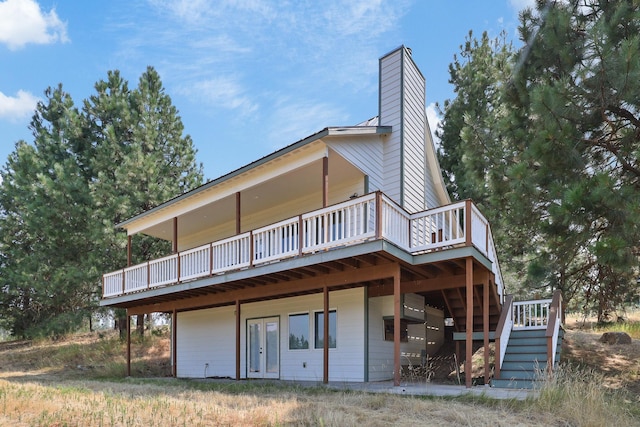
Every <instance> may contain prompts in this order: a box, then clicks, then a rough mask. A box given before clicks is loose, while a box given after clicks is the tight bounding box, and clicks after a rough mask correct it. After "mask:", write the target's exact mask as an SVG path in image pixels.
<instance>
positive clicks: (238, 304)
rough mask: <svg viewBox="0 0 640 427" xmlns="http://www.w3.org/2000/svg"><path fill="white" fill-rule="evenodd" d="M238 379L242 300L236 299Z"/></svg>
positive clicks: (237, 371)
mask: <svg viewBox="0 0 640 427" xmlns="http://www.w3.org/2000/svg"><path fill="white" fill-rule="evenodd" d="M236 381H240V300H239V299H237V300H236Z"/></svg>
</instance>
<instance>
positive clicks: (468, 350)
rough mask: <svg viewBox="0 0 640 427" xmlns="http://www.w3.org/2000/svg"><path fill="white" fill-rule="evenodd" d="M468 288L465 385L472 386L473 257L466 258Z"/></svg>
mask: <svg viewBox="0 0 640 427" xmlns="http://www.w3.org/2000/svg"><path fill="white" fill-rule="evenodd" d="M466 288H467V321H466V328H467V335H466V340H465V353H466V354H465V361H464V378H465V386H466V387H467V388H470V387H471V369H472V365H471V358H472V357H473V258H471V257H467V259H466Z"/></svg>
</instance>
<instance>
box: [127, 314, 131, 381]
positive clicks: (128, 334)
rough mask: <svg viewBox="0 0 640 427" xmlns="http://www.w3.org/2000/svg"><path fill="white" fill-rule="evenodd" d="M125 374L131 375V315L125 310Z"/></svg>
mask: <svg viewBox="0 0 640 427" xmlns="http://www.w3.org/2000/svg"><path fill="white" fill-rule="evenodd" d="M127 376H128V377H130V376H131V316H129V310H127Z"/></svg>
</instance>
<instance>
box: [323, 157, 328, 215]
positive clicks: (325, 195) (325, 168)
mask: <svg viewBox="0 0 640 427" xmlns="http://www.w3.org/2000/svg"><path fill="white" fill-rule="evenodd" d="M327 206H329V157H328V156H324V157H323V158H322V207H323V208H326V207H327Z"/></svg>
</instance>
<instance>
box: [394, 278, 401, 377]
mask: <svg viewBox="0 0 640 427" xmlns="http://www.w3.org/2000/svg"><path fill="white" fill-rule="evenodd" d="M401 300H402V298H401V297H400V268H399V266H398V268H397V269H396V271H395V272H394V273H393V385H394V386H396V387H397V386H399V385H400V371H401V369H402V366H401V364H400V325H401V322H400V316H401V311H400V302H401Z"/></svg>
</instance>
